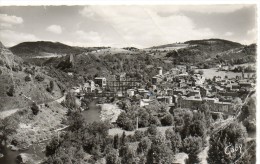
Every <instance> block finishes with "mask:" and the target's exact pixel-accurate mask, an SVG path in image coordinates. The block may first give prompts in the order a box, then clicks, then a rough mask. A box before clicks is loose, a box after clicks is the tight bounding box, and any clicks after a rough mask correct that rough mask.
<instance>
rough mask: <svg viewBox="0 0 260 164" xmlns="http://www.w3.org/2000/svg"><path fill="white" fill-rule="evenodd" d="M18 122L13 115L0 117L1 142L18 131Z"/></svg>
mask: <svg viewBox="0 0 260 164" xmlns="http://www.w3.org/2000/svg"><path fill="white" fill-rule="evenodd" d="M17 126H18V123H17V122H16V121H15V120H14V119H13V118H11V117H7V118H4V119H0V143H1V142H2V141H4V142H6V140H7V139H8V137H9V136H10V135H12V134H14V133H15V132H16V129H17Z"/></svg>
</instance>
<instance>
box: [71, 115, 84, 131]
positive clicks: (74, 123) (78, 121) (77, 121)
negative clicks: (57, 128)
mask: <svg viewBox="0 0 260 164" xmlns="http://www.w3.org/2000/svg"><path fill="white" fill-rule="evenodd" d="M68 124H69V125H70V129H71V131H77V130H79V129H80V128H82V127H84V124H85V119H84V118H83V116H82V114H81V113H80V112H78V111H75V112H71V114H70V115H69V117H68Z"/></svg>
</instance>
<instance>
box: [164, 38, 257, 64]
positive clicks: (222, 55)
mask: <svg viewBox="0 0 260 164" xmlns="http://www.w3.org/2000/svg"><path fill="white" fill-rule="evenodd" d="M184 43H185V44H188V46H187V47H185V48H180V49H176V50H172V51H168V52H167V54H166V55H165V59H168V60H171V61H173V63H175V64H181V63H188V64H193V65H203V64H205V63H207V64H208V65H215V64H216V63H219V62H226V63H228V62H231V61H232V59H233V60H234V59H239V58H243V59H241V61H240V62H234V63H240V64H241V63H246V62H255V56H256V47H254V46H245V45H242V44H240V43H236V42H231V41H228V40H222V39H205V40H191V41H187V42H184ZM248 56H251V57H248Z"/></svg>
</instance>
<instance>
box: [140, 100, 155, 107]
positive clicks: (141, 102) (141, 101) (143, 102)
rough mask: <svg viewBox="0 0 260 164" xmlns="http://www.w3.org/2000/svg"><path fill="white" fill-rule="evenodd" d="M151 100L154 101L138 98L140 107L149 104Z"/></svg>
mask: <svg viewBox="0 0 260 164" xmlns="http://www.w3.org/2000/svg"><path fill="white" fill-rule="evenodd" d="M152 101H154V100H151V99H140V107H144V106H147V105H150V103H151V102H152Z"/></svg>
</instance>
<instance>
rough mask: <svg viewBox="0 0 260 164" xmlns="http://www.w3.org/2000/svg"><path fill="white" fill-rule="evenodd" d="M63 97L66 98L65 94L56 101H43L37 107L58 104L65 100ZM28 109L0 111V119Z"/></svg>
mask: <svg viewBox="0 0 260 164" xmlns="http://www.w3.org/2000/svg"><path fill="white" fill-rule="evenodd" d="M65 97H66V93H65V94H64V95H63V96H62V97H60V98H58V99H55V100H50V101H45V102H44V103H41V104H37V105H40V106H42V105H44V104H45V103H52V102H55V101H56V102H58V103H61V102H62V101H64V100H65ZM26 98H27V97H26ZM28 99H29V100H31V99H30V98H28ZM31 101H32V100H31ZM28 107H29V106H26V107H22V108H14V109H9V110H5V111H2V112H0V119H4V118H6V117H9V116H11V115H12V114H14V113H16V112H18V111H19V110H22V109H26V108H28Z"/></svg>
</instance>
